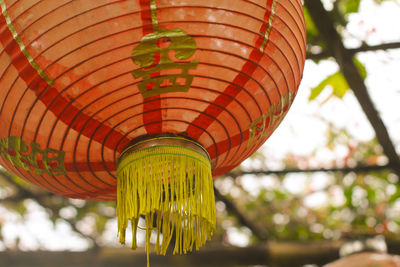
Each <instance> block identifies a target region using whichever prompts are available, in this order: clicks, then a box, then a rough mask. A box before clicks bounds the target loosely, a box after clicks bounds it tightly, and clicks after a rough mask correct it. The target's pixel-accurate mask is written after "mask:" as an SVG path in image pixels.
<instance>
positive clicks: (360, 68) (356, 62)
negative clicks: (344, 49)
mask: <svg viewBox="0 0 400 267" xmlns="http://www.w3.org/2000/svg"><path fill="white" fill-rule="evenodd" d="M353 62H354V65H356V67H357V69H358V72H359V73H360V75H361V77H362V78H363V79H364V80H365V78H367V70H366V69H365V67H364V65H363V64H362V63H361V62H360V61H359V60H358V59H357V58H354V59H353Z"/></svg>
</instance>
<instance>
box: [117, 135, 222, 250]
mask: <svg viewBox="0 0 400 267" xmlns="http://www.w3.org/2000/svg"><path fill="white" fill-rule="evenodd" d="M117 217H118V235H119V241H120V243H122V244H125V232H126V228H127V227H128V223H129V221H130V223H131V227H132V249H136V248H137V242H136V232H137V228H144V229H145V230H146V252H147V258H149V253H150V237H151V233H152V230H156V233H157V239H156V242H155V252H156V253H158V254H163V255H165V254H166V252H167V248H168V245H169V243H170V242H171V239H172V238H173V233H174V232H175V247H174V250H173V253H174V254H176V253H179V254H185V253H186V252H188V251H192V250H193V248H194V247H195V248H196V250H198V249H199V248H200V247H201V246H203V245H204V244H205V242H206V241H207V240H209V239H210V238H211V236H212V234H213V232H214V230H215V228H216V219H215V202H214V187H213V181H212V176H211V165H210V160H209V158H208V154H207V152H205V150H204V149H203V148H202V147H201V146H200V145H199V144H197V143H195V142H193V141H191V140H188V139H185V138H181V137H159V138H152V139H148V140H145V141H142V142H138V143H136V144H134V145H132V146H130V147H128V148H127V149H126V150H125V151H124V152H123V153H122V154H121V156H120V158H119V161H118V165H117ZM139 217H144V218H145V224H146V225H145V226H143V227H140V226H139Z"/></svg>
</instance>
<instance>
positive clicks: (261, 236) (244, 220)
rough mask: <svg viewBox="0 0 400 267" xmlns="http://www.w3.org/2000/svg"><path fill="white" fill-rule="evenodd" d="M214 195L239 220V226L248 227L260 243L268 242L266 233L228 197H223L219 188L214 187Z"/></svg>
mask: <svg viewBox="0 0 400 267" xmlns="http://www.w3.org/2000/svg"><path fill="white" fill-rule="evenodd" d="M214 193H215V198H216V199H217V200H219V201H222V202H223V203H224V204H225V207H226V210H227V211H228V212H229V213H231V214H232V215H233V216H235V217H236V219H237V220H238V222H239V224H241V225H243V226H245V227H247V228H249V229H250V231H251V232H252V233H253V235H254V236H255V237H256V238H257V239H258V240H260V241H267V235H266V233H265V231H262V230H261V229H259V228H258V227H257V226H256V225H255V224H254V223H253V222H252V221H250V220H249V219H248V216H245V214H243V213H242V212H241V211H240V210H239V209H238V208H237V207H236V205H235V204H234V202H233V201H232V200H230V199H229V198H228V197H226V196H224V195H222V194H221V193H220V192H219V190H218V188H216V187H215V186H214Z"/></svg>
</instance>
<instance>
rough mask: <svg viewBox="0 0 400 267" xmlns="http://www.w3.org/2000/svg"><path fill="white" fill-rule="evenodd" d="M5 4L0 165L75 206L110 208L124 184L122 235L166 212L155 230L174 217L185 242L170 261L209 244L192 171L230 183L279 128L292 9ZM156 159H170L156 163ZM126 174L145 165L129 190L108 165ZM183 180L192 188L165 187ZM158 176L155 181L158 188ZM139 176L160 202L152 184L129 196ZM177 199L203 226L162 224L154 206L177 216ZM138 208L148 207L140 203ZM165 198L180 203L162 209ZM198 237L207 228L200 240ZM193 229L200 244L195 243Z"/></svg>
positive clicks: (275, 4) (290, 85) (225, 3)
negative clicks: (225, 177) (80, 202)
mask: <svg viewBox="0 0 400 267" xmlns="http://www.w3.org/2000/svg"><path fill="white" fill-rule="evenodd" d="M0 4H1V9H2V15H1V16H0V26H1V28H0V41H1V44H0V47H1V48H0V49H1V55H0V62H1V64H0V73H1V77H0V88H1V89H0V128H1V136H0V138H1V139H0V154H1V158H0V164H1V165H3V166H4V167H5V168H7V169H8V170H10V171H12V172H13V173H15V174H17V175H18V176H20V177H22V178H24V179H25V180H27V181H29V182H31V183H32V184H35V185H37V186H40V187H42V188H44V189H46V190H48V191H51V192H53V193H56V194H60V195H63V196H66V197H72V198H82V199H92V200H115V199H116V197H117V180H118V181H119V180H121V183H123V185H121V187H129V188H128V189H126V190H128V191H124V192H121V193H120V192H119V194H120V195H119V197H121V199H119V200H120V201H122V202H124V203H125V204H123V205H124V206H123V207H122V206H121V208H120V207H119V208H118V211H119V213H120V214H118V216H119V217H122V219H121V220H120V224H121V225H120V235H121V236H124V232H125V230H124V229H125V228H126V226H127V225H126V224H127V221H128V220H132V222H133V224H137V220H138V217H137V216H138V215H140V214H142V215H145V216H146V218H147V219H148V221H149V220H150V218H151V217H152V216H153V215H154V216H159V215H157V214H158V213H163V212H165V213H163V214H164V215H162V216H161V215H160V216H161V217H160V218H159V220H160V225H158V226H157V227H162V222H161V221H163V222H164V221H169V220H170V218H169V217H168V216H178V217H174V218H175V219H174V220H175V222H176V225H177V227H178V222H177V221H178V219H179V218H180V219H182V220H183V222H182V225H185V226H182V225H179V227H181V226H182V227H183V228H182V229H183V230H182V229H181V228H179V229H180V230H178V229H177V232H179V233H183V235H184V236H189V237H187V238H188V240H189V241H187V242H188V244H184V245H182V247H181V248H177V249H176V251H177V252H186V250H190V249H191V248H192V247H193V242H195V241H196V243H199V245H201V244H202V243H204V242H203V241H205V239H207V238H209V237H210V235H211V233H212V231H213V229H214V227H215V217H214V216H215V215H214V214H213V213H214V209H213V208H210V209H209V210H204V209H205V208H204V206H206V205H208V203H209V202H210V201H211V202H212V201H213V195H212V191H211V193H210V192H208V193H204V192H203V191H201V192H200V191H199V192H200V193H199V192H197V191H196V190H197V189H196V188H197V187H204V188H205V187H211V188H208V189H207V190H212V184H211V186H210V183H209V182H208V180H207V179H209V178H207V177H208V176H209V175H208V174H207V173H206V172H207V171H204V172H205V173H206V174H203V173H200V172H203V171H199V170H198V169H195V168H196V166H197V165H199V166H200V165H202V166H203V165H204V166H205V167H204V168H205V169H207V168H208V169H209V168H210V166H208V167H207V165H211V168H212V175H213V176H214V177H216V176H219V175H221V174H223V173H226V172H228V171H230V170H231V169H233V168H234V167H236V166H237V165H239V164H240V162H242V161H243V160H244V159H246V158H247V157H249V156H250V155H251V154H252V153H253V152H255V151H256V150H257V149H258V148H259V147H260V146H261V145H262V144H263V143H264V141H265V140H266V139H267V138H268V137H269V136H270V134H271V133H272V132H273V131H274V129H275V128H276V127H277V126H278V124H279V123H280V122H281V120H282V119H283V117H284V116H285V114H286V112H287V110H288V108H289V106H290V104H291V103H292V101H293V98H294V96H295V95H296V91H297V88H298V85H299V83H300V79H301V76H302V71H303V65H304V61H305V25H304V19H303V12H302V5H301V1H300V0H267V1H261V0H255V1H249V0H240V1H239V0H237V1H231V0H207V1H205V0H192V1H184V0H76V1H62V0H42V1H33V0H19V1H11V0H0ZM177 147H180V148H177ZM159 148H163V149H164V148H165V149H164V150H165V151H164V150H163V152H160V151H161V150H162V149H161V150H160V151H158V150H157V151H158V152H154V151H155V150H154V149H159ZM176 149H178V150H176ZM179 149H180V150H179ZM143 151H147V152H146V153H147V154H143ZM171 151H172V152H171ZM123 152H124V153H123ZM159 153H164V154H163V155H164V156H160V154H159ZM170 154H171V155H170ZM172 154H177V155H178V156H177V155H175V156H176V157H175V156H174V155H172ZM155 155H157V156H158V158H156V159H155V158H154V156H155ZM166 155H170V156H171V157H173V156H174V157H175V158H173V159H172V158H171V157H168V156H166ZM181 156H182V157H183V158H185V159H183V158H181ZM143 158H146V160H145V161H143ZM187 159H193V162H194V163H193V162H192V161H190V162H189V161H187ZM132 162H136V163H137V162H140V164H136V165H137V166H136V167H135V168H136V169H135V168H133V167H129V168H130V172H131V174H130V175H131V176H132V177H134V178H132V177H131V178H126V179H128V180H126V181H125V180H123V179H122V178H121V179H120V178H119V177H118V179H117V166H118V168H120V169H123V168H125V165H126V164H128V163H129V164H130V163H132ZM151 162H155V163H157V162H158V163H157V164H158V165H157V164H156V165H154V166H153V165H151ZM182 162H184V163H182ZM196 162H197V163H196ZM125 163H126V164H125ZM181 163H182V164H183V165H182V164H181ZM118 164H119V165H118ZM129 164H128V165H129ZM122 165H123V166H124V167H121V166H122ZM195 165H196V166H195ZM129 166H131V165H129ZM138 166H139V167H140V166H144V167H143V170H139V169H137V168H139V167H138ZM125 170H126V172H128V171H127V169H125ZM142 172H143V173H142ZM179 172H181V174H179V175H181V177H183V176H184V177H189V176H190V177H191V178H190V177H189V178H188V179H189V180H190V182H187V184H186V182H184V183H185V184H184V185H182V186H181V185H179V184H178V183H180V182H176V185H173V184H174V183H175V180H174V179H175V176H179V175H178V173H179ZM119 173H122V171H120V172H119ZM182 173H183V174H182ZM126 175H127V174H123V175H122V174H121V176H126ZM157 175H158V176H162V177H164V178H160V179H159V180H157V182H155V180H154V179H156V178H154V177H153V176H157ZM128 176H129V175H128ZM199 176H201V177H203V176H204V177H206V178H204V179H205V180H207V181H206V182H203V180H202V179H203V178H201V179H200V178H196V177H199ZM141 177H150V178H148V179H150V180H151V181H152V182H154V183H155V185H152V186H156V187H157V186H158V187H157V193H155V191H154V190H155V189H154V187H151V186H150V185H149V184H148V183H147V182H146V181H147V180H146V181H145V182H143V184H139V185H138V184H134V185H133V184H131V183H132V182H131V180H134V182H133V183H136V182H137V181H139V183H141V182H142V181H144V180H145V178H141ZM151 177H153V178H151ZM210 177H211V176H210ZM129 179H130V180H129ZM146 179H147V178H146ZM152 179H153V180H152ZM157 179H158V178H157ZM196 179H198V180H196ZM122 180H123V182H122ZM200 184H201V185H200ZM147 186H149V187H147ZM133 187H135V188H136V187H140V188H142V189H140V188H139V189H138V188H136V189H132V188H133ZM143 188H144V189H143ZM174 188H175V189H174ZM204 188H202V189H201V190H203V189H204ZM192 189H193V190H192ZM132 190H133V191H132ZM138 190H139V191H138ZM140 190H142V191H140ZM171 190H172V191H171ZM173 190H175V191H173ZM179 190H182V192H178V191H179ZM198 190H200V189H198ZM204 190H205V189H204ZM166 193H169V197H168V196H166ZM140 194H144V195H140ZM127 195H129V196H132V197H131V198H132V199H139V200H138V202H136V201H137V200H132V199H125V197H126V198H128V197H127ZM150 195H151V196H150ZM167 195H168V194H167ZM178 195H179V196H178ZM206 195H207V196H210V198H211V200H204V196H206ZM180 197H182V198H185V197H187V198H189V199H192V200H191V201H192V202H186V204H182V205H189V206H190V205H191V206H194V205H197V204H196V203H198V205H199V206H198V207H197V209H195V211H192V213H193V214H192V215H193V217H195V218H200V219H198V221H195V220H193V221H192V220H191V219H188V217H185V216H186V213H183V214H182V213H179V210H180V209H181V208H182V207H183V206H179V207H178V208H176V207H175V209H176V210H175V211H174V212H172V213H171V214H172V215H171V214H169V213H168V212H167V211H166V210H163V211H162V212H160V209H161V208H160V207H159V206H157V205H169V206H171V205H175V204H176V203H175V202H174V201H177V202H179V203H180V201H181V200H180ZM196 197H199V199H197V200H195V199H194V198H196ZM143 198H149V199H150V198H151V201H150V202H149V203H151V204H149V203H148V204H146V205H145V206H143V203H139V202H143ZM166 198H169V201H170V202H174V203H175V204H171V203H169V204H166V202H165V199H166ZM130 201H133V202H134V203H133V202H130ZM157 201H158V202H160V203H164V204H159V203H158V204H154V203H155V202H157ZM163 201H164V202H163ZM182 201H183V200H182ZM118 205H119V204H118ZM121 205H122V204H121ZM127 205H128V206H129V205H141V206H140V207H139V206H134V207H133V208H132V207H131V206H129V208H128V206H127ZM151 205H153V206H154V205H155V206H157V207H153V209H152V208H150V207H148V206H151ZM176 205H178V204H176ZM185 207H186V206H185ZM129 209H133V210H135V212H134V213H135V214H133V213H131V211H129ZM147 209H152V210H147ZM182 209H183V208H182ZM175 212H178V213H179V214H180V215H176V213H175ZM185 212H187V211H185ZM121 213H124V214H121ZM125 213H126V214H125ZM205 213H207V214H205ZM132 214H133V215H132ZM192 215H191V216H192ZM132 216H133V217H132ZM135 216H136V217H135ZM179 216H181V217H182V216H183V217H182V218H181V217H179ZM199 220H200V221H199ZM201 220H205V223H202V222H201ZM213 220H214V221H213ZM150 223H152V221H151V222H150ZM172 224H174V223H172ZM186 224H189V226H188V225H186ZM192 224H193V225H192ZM194 225H196V227H198V226H199V227H200V226H201V225H203V226H204V227H206V228H207V231H206V234H204V233H202V232H201V231H202V230H200V229H198V228H196V227H195V226H194ZM151 227H152V225H148V228H151ZM185 227H186V228H185ZM187 227H189V228H190V229H192V230H193V231H192V230H190V231H192V232H190V231H189V230H187V229H188V228H187ZM191 227H192V228H191ZM134 228H135V227H134ZM198 231H200V232H201V233H202V234H199V235H203V234H204V236H201V237H194V236H193V235H196V233H198ZM148 232H150V231H148ZM159 232H163V234H164V236H166V235H167V234H166V230H165V229H164V231H163V230H162V229H161V230H160V228H159ZM122 239H124V238H122ZM164 239H166V238H164ZM121 241H124V240H121ZM163 242H164V241H163ZM182 242H186V241H182ZM178 243H179V242H178ZM166 245H167V244H164V243H163V245H162V246H164V247H165V246H166ZM196 245H197V244H196ZM178 246H179V245H178ZM163 249H165V248H162V251H161V252H163V251H164V250H163Z"/></svg>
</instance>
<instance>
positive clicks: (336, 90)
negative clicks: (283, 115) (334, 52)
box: [308, 71, 349, 101]
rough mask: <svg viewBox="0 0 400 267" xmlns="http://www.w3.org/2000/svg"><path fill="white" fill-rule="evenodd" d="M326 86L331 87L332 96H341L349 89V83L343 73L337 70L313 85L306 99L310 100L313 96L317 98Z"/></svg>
mask: <svg viewBox="0 0 400 267" xmlns="http://www.w3.org/2000/svg"><path fill="white" fill-rule="evenodd" d="M327 87H330V88H332V94H333V95H334V96H337V97H339V98H343V96H344V95H345V94H346V92H347V90H348V89H349V84H348V83H347V81H346V79H345V78H344V76H343V74H342V73H341V72H340V71H338V72H336V73H334V74H332V75H330V76H328V77H327V78H326V79H325V80H323V81H322V82H321V83H320V84H319V85H318V86H316V87H314V88H313V89H312V90H311V94H310V96H309V97H308V100H309V101H312V100H314V99H315V98H317V97H318V96H319V95H320V94H321V93H322V91H323V90H324V89H325V88H327Z"/></svg>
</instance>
